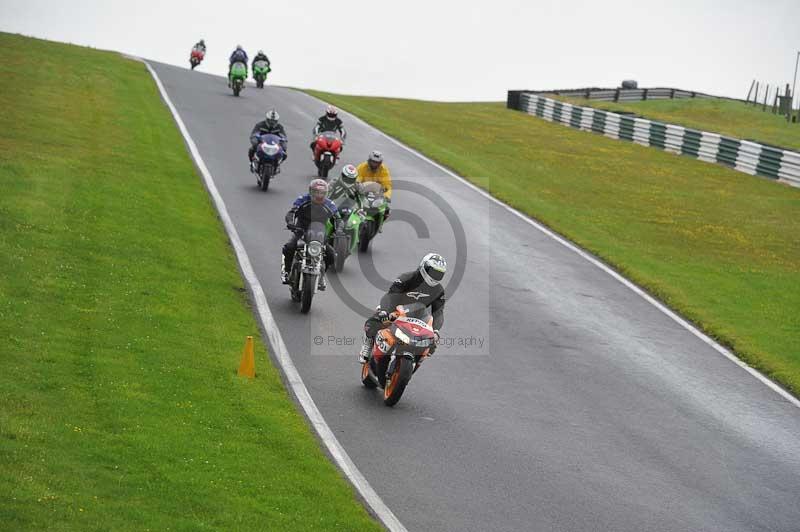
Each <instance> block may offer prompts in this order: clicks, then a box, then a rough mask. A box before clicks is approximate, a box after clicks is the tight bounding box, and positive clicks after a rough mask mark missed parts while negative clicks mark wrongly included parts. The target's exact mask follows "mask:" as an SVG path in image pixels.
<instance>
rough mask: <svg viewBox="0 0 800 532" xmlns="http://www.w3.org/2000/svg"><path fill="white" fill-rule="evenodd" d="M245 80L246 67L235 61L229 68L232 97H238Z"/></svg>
mask: <svg viewBox="0 0 800 532" xmlns="http://www.w3.org/2000/svg"><path fill="white" fill-rule="evenodd" d="M245 78H247V65H245V64H244V63H242V62H241V61H237V62H235V63H234V64H233V66H231V88H232V89H233V95H234V96H239V93H240V92H242V89H243V88H244V80H245Z"/></svg>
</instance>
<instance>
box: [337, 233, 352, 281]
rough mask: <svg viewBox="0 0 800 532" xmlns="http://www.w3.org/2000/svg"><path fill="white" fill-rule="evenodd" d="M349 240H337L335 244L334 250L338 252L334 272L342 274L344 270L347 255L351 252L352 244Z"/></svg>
mask: <svg viewBox="0 0 800 532" xmlns="http://www.w3.org/2000/svg"><path fill="white" fill-rule="evenodd" d="M348 240H349V239H348V238H337V239H336V240H335V243H334V248H333V249H334V250H335V251H336V262H335V263H334V271H336V273H341V271H342V270H344V261H345V259H347V253H348V251H350V249H349V248H350V242H348Z"/></svg>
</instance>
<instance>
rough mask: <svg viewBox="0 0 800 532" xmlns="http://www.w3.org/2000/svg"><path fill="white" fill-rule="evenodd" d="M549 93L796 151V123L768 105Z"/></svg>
mask: <svg viewBox="0 0 800 532" xmlns="http://www.w3.org/2000/svg"><path fill="white" fill-rule="evenodd" d="M550 96H551V97H553V98H555V99H558V100H561V101H565V102H569V103H572V104H575V105H581V106H588V107H596V108H598V109H605V110H606V111H624V112H629V113H636V114H637V115H640V116H643V117H645V118H649V119H652V120H658V121H660V122H666V123H668V124H676V125H679V126H685V127H690V128H693V129H698V130H701V131H708V132H711V133H721V134H723V135H727V136H730V137H734V138H737V139H743V140H752V141H755V142H762V143H766V144H771V145H773V146H780V147H782V148H787V149H792V150H800V123H790V122H787V121H786V118H785V117H783V116H780V115H774V114H772V112H771V109H772V107H771V106H767V111H762V110H761V106H760V105H759V106H756V107H753V106H752V105H745V104H744V103H742V102H737V101H732V100H723V99H720V98H699V99H683V100H680V99H679V100H647V101H641V102H626V103H614V102H598V101H597V100H586V99H585V98H569V97H566V96H554V95H550Z"/></svg>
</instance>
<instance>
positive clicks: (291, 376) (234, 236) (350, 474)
mask: <svg viewBox="0 0 800 532" xmlns="http://www.w3.org/2000/svg"><path fill="white" fill-rule="evenodd" d="M127 57H131V59H136V60H139V61H141V62H143V63H144V64H145V65H146V66H147V70H148V71H149V72H150V75H151V76H152V77H153V80H155V82H156V85H157V86H158V90H159V91H160V92H161V97H162V98H163V99H164V102H165V103H166V104H167V107H168V108H169V110H170V112H171V113H172V117H173V118H174V120H175V123H176V124H177V125H178V129H179V130H180V132H181V135H182V136H183V139H184V141H185V142H186V145H187V147H188V148H189V152H190V153H191V154H192V157H193V158H194V161H195V164H196V165H197V167H198V169H199V170H200V173H201V174H202V176H203V180H204V181H205V185H206V188H207V189H208V193H209V194H210V195H211V198H212V199H213V200H214V206H215V207H216V208H217V212H218V213H219V216H220V218H221V219H222V222H223V224H224V225H225V230H226V231H227V233H228V238H230V241H231V244H232V245H233V248H234V250H235V251H236V259H237V260H238V261H239V266H240V268H241V269H242V274H243V275H244V277H245V279H246V280H247V283H248V284H249V285H250V288H251V290H252V293H253V299H254V301H255V303H256V307H257V308H258V317H259V318H260V319H261V323H262V325H263V326H264V329H265V330H266V331H267V335H268V336H269V342H270V345H271V346H272V349H273V352H274V353H275V354H276V355H277V357H276V358H277V359H278V362H279V363H280V366H281V369H282V370H283V373H284V375H285V377H286V380H287V381H288V382H289V384H290V385H291V387H292V391H293V392H294V394H295V396H296V397H297V400H298V401H299V402H300V405H301V406H302V407H303V410H304V411H305V413H306V416H308V419H309V421H310V422H311V424H312V426H313V427H314V430H316V432H317V435H318V436H319V437H320V439H321V440H322V442H323V443H324V444H325V446H326V447H327V448H328V451H329V452H330V454H331V456H332V457H333V459H334V461H335V462H336V464H337V465H338V466H339V468H340V469H341V470H342V472H344V474H345V475H346V476H347V478H348V480H349V481H350V482H351V484H352V485H353V487H355V488H356V490H357V491H358V493H359V494H360V495H361V497H362V498H363V499H364V501H366V503H367V504H368V505H369V507H370V509H371V510H372V511H373V513H374V514H375V515H376V516H377V517H378V518H379V519H380V520H381V522H382V523H383V524H384V525H385V526H386V528H388V529H389V530H391V531H393V532H395V531H396V532H407V530H406V528H405V527H404V526H403V524H402V523H400V520H399V519H398V518H397V517H396V516H395V515H394V513H392V511H391V510H390V509H389V507H388V506H386V504H385V503H384V502H383V500H382V499H381V498H380V496H379V495H378V494H377V493H376V492H375V490H374V489H373V488H372V486H371V485H370V484H369V482H368V481H367V479H366V478H365V477H364V475H363V474H361V471H359V470H358V468H357V467H356V465H355V464H354V463H353V461H352V460H351V459H350V456H348V454H347V451H345V450H344V447H342V444H341V443H339V440H338V439H336V436H335V435H334V434H333V431H332V430H331V428H330V427H329V426H328V424H327V423H326V422H325V419H324V418H323V417H322V413H321V412H320V411H319V409H318V408H317V405H316V404H315V403H314V399H312V398H311V394H310V393H309V392H308V389H307V388H306V385H305V383H304V382H303V379H302V378H301V377H300V373H298V371H297V368H296V367H295V365H294V363H293V362H292V359H291V357H290V356H289V351H288V349H287V348H286V344H284V343H283V337H282V336H281V333H280V330H279V329H278V324H277V323H276V322H275V318H274V317H273V316H272V312H271V311H270V308H269V304H268V303H267V298H266V296H265V295H264V290H263V288H262V287H261V283H260V282H259V281H258V277H256V274H255V271H254V270H253V266H252V264H251V263H250V258H249V257H248V255H247V251H246V250H245V248H244V244H242V241H241V239H240V238H239V234H238V232H237V231H236V227H235V226H234V224H233V220H231V217H230V216H229V215H228V210H227V208H226V207H225V202H224V201H223V200H222V196H221V195H220V193H219V191H218V190H217V187H216V185H215V184H214V179H213V177H212V176H211V172H209V170H208V167H206V164H205V162H204V161H203V158H202V157H201V156H200V152H199V150H198V149H197V145H196V144H195V143H194V140H193V139H192V137H191V136H190V135H189V130H188V129H187V128H186V126H185V125H184V123H183V120H182V119H181V117H180V115H179V114H178V111H177V109H175V106H174V105H173V104H172V100H170V97H169V95H168V94H167V91H166V89H165V88H164V85H163V84H162V83H161V79H160V78H159V77H158V74H156V72H155V70H153V68H152V67H151V66H150V64H149V63H148V62H147V61H145V60H144V59H142V58H138V57H132V56H127Z"/></svg>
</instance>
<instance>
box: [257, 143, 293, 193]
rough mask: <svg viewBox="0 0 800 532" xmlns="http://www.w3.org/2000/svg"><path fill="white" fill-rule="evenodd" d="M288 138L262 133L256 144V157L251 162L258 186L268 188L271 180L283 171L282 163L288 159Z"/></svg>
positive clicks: (263, 188) (262, 188)
mask: <svg viewBox="0 0 800 532" xmlns="http://www.w3.org/2000/svg"><path fill="white" fill-rule="evenodd" d="M284 142H286V139H284V138H282V137H279V136H278V135H273V134H271V133H267V134H265V135H260V136H259V139H258V145H257V146H256V158H255V160H254V161H253V162H252V163H251V164H252V168H251V170H252V171H253V173H254V174H256V180H257V182H258V188H260V189H261V190H267V189H268V188H269V182H270V180H271V179H272V178H273V177H275V176H276V175H277V174H279V173H280V172H281V163H282V162H283V161H284V159H286V148H285V147H284V145H283V143H284Z"/></svg>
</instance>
